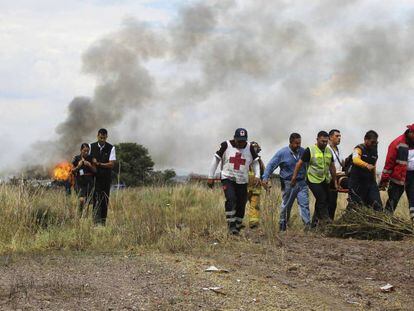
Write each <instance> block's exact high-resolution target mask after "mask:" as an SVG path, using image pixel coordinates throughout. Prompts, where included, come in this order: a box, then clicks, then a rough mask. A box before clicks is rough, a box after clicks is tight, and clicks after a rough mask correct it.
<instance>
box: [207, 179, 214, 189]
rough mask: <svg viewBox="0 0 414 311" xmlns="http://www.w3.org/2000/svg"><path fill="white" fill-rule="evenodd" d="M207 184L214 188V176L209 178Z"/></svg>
mask: <svg viewBox="0 0 414 311" xmlns="http://www.w3.org/2000/svg"><path fill="white" fill-rule="evenodd" d="M207 186H208V187H209V188H210V189H213V187H214V179H212V178H209V179H207Z"/></svg>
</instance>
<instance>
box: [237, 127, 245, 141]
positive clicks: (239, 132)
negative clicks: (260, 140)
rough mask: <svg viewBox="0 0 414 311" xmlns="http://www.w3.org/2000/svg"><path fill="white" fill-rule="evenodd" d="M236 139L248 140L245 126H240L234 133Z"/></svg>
mask: <svg viewBox="0 0 414 311" xmlns="http://www.w3.org/2000/svg"><path fill="white" fill-rule="evenodd" d="M234 139H237V140H244V141H246V140H247V130H246V129H244V128H238V129H237V130H236V132H235V133H234Z"/></svg>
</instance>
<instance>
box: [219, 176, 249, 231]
mask: <svg viewBox="0 0 414 311" xmlns="http://www.w3.org/2000/svg"><path fill="white" fill-rule="evenodd" d="M221 183H222V185H223V191H224V195H225V196H226V204H225V210H226V220H227V225H228V227H229V229H230V230H240V228H241V226H242V223H243V217H244V212H245V208H246V203H247V184H237V183H236V182H234V181H231V180H229V179H223V180H222V181H221Z"/></svg>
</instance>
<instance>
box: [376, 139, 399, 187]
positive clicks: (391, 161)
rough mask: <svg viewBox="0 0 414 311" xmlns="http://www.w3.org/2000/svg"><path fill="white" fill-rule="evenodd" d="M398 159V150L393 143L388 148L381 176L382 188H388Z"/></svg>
mask: <svg viewBox="0 0 414 311" xmlns="http://www.w3.org/2000/svg"><path fill="white" fill-rule="evenodd" d="M396 159H397V148H396V146H395V144H394V143H391V144H390V145H389V147H388V152H387V158H386V159H385V165H384V169H383V170H382V174H381V181H380V187H381V188H383V189H384V188H386V186H387V185H388V182H389V180H390V178H391V174H392V172H393V171H394V167H395V164H396Z"/></svg>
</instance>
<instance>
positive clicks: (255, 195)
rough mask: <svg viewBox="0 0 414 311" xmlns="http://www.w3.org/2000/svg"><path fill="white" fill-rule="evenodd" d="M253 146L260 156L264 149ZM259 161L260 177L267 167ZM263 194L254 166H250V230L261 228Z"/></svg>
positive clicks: (252, 143) (248, 209)
mask: <svg viewBox="0 0 414 311" xmlns="http://www.w3.org/2000/svg"><path fill="white" fill-rule="evenodd" d="M250 144H251V145H252V146H253V149H254V151H255V152H256V154H257V155H258V156H259V153H260V151H261V150H262V148H260V145H259V144H258V143H257V142H255V141H252V142H251V143H250ZM257 160H258V161H259V166H260V176H262V175H263V173H264V170H265V165H264V163H263V161H262V159H261V157H260V156H259V158H258V159H257ZM261 194H262V185H261V183H260V184H257V183H256V178H255V175H254V170H253V164H251V165H250V169H249V184H248V186H247V198H248V201H249V205H248V208H247V216H248V218H249V227H250V229H254V228H257V227H258V226H259V222H260V195H261Z"/></svg>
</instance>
